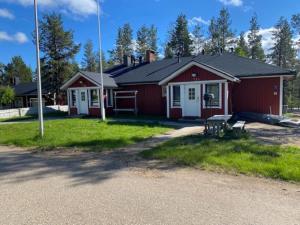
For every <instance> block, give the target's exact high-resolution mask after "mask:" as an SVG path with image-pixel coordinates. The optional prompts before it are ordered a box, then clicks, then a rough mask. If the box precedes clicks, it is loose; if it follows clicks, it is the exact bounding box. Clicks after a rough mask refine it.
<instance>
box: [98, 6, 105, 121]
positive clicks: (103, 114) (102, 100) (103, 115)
mask: <svg viewBox="0 0 300 225" xmlns="http://www.w3.org/2000/svg"><path fill="white" fill-rule="evenodd" d="M97 14H98V38H99V70H100V71H99V72H100V77H101V78H100V79H101V88H100V97H101V116H102V120H103V121H105V119H106V117H105V108H104V84H103V66H102V43H101V22H100V2H99V0H97Z"/></svg>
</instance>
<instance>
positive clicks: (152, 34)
mask: <svg viewBox="0 0 300 225" xmlns="http://www.w3.org/2000/svg"><path fill="white" fill-rule="evenodd" d="M157 41H158V38H157V28H156V27H155V26H154V25H151V27H150V28H149V39H148V45H149V47H150V49H151V50H153V51H154V52H155V53H158V47H157Z"/></svg>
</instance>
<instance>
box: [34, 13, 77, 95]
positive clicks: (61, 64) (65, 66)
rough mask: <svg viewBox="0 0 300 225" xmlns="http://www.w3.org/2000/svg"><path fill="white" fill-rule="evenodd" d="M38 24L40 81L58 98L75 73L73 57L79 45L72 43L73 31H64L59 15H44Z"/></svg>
mask: <svg viewBox="0 0 300 225" xmlns="http://www.w3.org/2000/svg"><path fill="white" fill-rule="evenodd" d="M39 24H40V25H39V26H40V49H41V52H42V53H43V54H42V58H41V64H42V68H41V69H42V79H43V80H44V82H46V83H47V85H48V87H49V89H50V91H51V92H53V94H56V96H57V97H58V96H59V94H60V87H61V86H62V84H63V83H64V82H65V81H66V80H67V79H69V78H70V77H71V76H72V75H73V74H74V73H75V72H76V71H74V68H76V67H74V57H75V55H76V54H77V53H78V51H79V49H80V45H77V44H75V43H74V40H73V31H72V30H67V31H66V30H65V28H64V26H63V21H62V17H61V15H60V14H56V13H52V14H46V15H44V16H43V18H42V20H41V21H40V22H39Z"/></svg>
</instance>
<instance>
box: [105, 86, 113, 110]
mask: <svg viewBox="0 0 300 225" xmlns="http://www.w3.org/2000/svg"><path fill="white" fill-rule="evenodd" d="M108 92H110V105H109V104H108V103H109V101H108V97H109V95H108ZM113 94H114V93H113V89H106V106H107V107H110V108H111V107H113V104H114V99H113Z"/></svg>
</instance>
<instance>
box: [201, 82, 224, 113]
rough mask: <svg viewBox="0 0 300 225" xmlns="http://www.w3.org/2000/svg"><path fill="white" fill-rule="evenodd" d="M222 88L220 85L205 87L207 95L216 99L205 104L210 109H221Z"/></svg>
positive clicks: (207, 85)
mask: <svg viewBox="0 0 300 225" xmlns="http://www.w3.org/2000/svg"><path fill="white" fill-rule="evenodd" d="M220 86H221V85H220V84H219V83H214V84H206V85H205V93H206V94H213V95H214V99H213V100H212V101H211V102H208V103H205V104H207V106H208V107H221V99H220Z"/></svg>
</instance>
